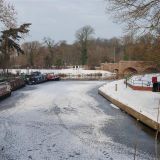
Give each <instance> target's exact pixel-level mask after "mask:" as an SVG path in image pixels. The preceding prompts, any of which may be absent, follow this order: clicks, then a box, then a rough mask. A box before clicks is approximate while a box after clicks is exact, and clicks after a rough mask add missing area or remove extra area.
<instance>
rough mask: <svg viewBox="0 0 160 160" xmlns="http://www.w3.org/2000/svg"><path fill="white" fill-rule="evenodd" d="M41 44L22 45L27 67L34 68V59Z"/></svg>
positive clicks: (36, 42) (29, 43)
mask: <svg viewBox="0 0 160 160" xmlns="http://www.w3.org/2000/svg"><path fill="white" fill-rule="evenodd" d="M40 46H41V44H40V43H39V42H38V41H33V42H26V43H24V44H23V45H22V48H23V51H24V53H25V54H26V56H27V61H28V65H29V66H30V67H34V65H35V58H36V57H38V56H37V54H38V51H39V48H40Z"/></svg>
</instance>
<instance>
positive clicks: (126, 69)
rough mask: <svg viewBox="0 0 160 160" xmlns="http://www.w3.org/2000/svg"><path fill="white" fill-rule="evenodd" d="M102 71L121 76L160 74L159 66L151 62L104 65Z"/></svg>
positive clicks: (125, 62)
mask: <svg viewBox="0 0 160 160" xmlns="http://www.w3.org/2000/svg"><path fill="white" fill-rule="evenodd" d="M101 69H102V70H107V71H110V72H114V73H117V74H119V75H126V74H142V73H154V72H160V70H159V68H158V66H157V65H156V64H154V63H153V62H150V61H120V62H119V63H102V64H101Z"/></svg>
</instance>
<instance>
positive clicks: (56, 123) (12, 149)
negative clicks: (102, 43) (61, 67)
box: [0, 81, 160, 160]
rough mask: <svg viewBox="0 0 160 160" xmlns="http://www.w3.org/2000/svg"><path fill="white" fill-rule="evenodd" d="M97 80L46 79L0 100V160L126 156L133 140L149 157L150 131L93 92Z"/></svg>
mask: <svg viewBox="0 0 160 160" xmlns="http://www.w3.org/2000/svg"><path fill="white" fill-rule="evenodd" d="M102 84H104V82H98V81H92V82H91V81H90V82H89V81H84V82H83V81H81V82H78V81H61V82H49V83H44V84H40V85H36V86H27V87H25V88H23V89H21V90H18V91H16V92H14V93H13V94H12V96H11V97H10V98H8V99H6V100H4V101H2V102H0V160H72V159H74V160H76V159H77V160H131V159H133V158H134V152H135V151H134V148H135V145H137V157H136V159H137V160H142V159H143V160H147V159H148V160H153V159H154V155H155V150H154V148H155V144H154V135H153V134H154V133H153V132H152V131H151V130H150V129H148V128H147V127H145V126H143V125H142V124H137V125H136V121H135V120H134V119H132V118H131V117H130V116H128V115H127V114H125V113H123V112H122V111H120V110H119V109H117V108H116V107H114V106H113V105H111V104H110V103H109V102H108V101H107V100H105V99H104V98H103V97H101V96H100V95H98V93H97V90H98V88H99V87H100V86H101V85H102ZM158 153H160V148H159V147H158Z"/></svg>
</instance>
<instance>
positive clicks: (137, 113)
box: [98, 80, 160, 131]
mask: <svg viewBox="0 0 160 160" xmlns="http://www.w3.org/2000/svg"><path fill="white" fill-rule="evenodd" d="M98 92H99V94H100V95H102V96H103V97H105V98H106V99H107V100H109V101H110V102H112V103H113V104H114V105H116V106H118V107H119V108H120V109H122V110H123V111H125V112H127V113H128V114H129V115H131V116H132V117H134V118H136V119H137V120H138V121H140V122H142V123H144V124H145V125H147V126H149V127H150V128H152V129H154V130H157V129H159V131H160V127H159V126H160V120H159V119H160V118H159V117H158V107H159V99H160V94H158V93H152V92H146V91H133V90H132V89H131V88H129V87H126V85H125V84H124V80H119V81H114V82H110V83H108V84H106V85H104V86H102V87H100V88H99V90H98Z"/></svg>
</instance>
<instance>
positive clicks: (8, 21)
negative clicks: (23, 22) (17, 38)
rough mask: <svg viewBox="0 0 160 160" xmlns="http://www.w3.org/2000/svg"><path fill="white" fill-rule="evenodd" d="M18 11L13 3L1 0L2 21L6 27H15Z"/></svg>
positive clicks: (0, 17)
mask: <svg viewBox="0 0 160 160" xmlns="http://www.w3.org/2000/svg"><path fill="white" fill-rule="evenodd" d="M15 15H16V11H15V9H14V7H13V5H11V4H8V3H7V2H6V1H5V0H0V22H1V23H2V24H4V25H5V26H6V27H8V28H9V27H13V26H15V23H16V18H15Z"/></svg>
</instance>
